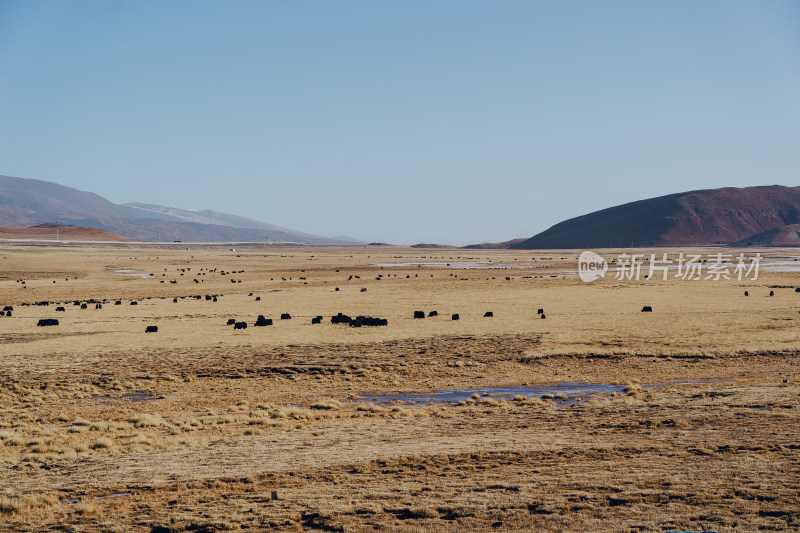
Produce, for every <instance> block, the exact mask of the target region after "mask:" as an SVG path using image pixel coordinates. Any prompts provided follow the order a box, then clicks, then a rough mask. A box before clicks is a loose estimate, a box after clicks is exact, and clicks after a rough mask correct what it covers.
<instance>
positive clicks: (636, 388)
mask: <svg viewBox="0 0 800 533" xmlns="http://www.w3.org/2000/svg"><path fill="white" fill-rule="evenodd" d="M622 390H623V391H624V392H625V394H628V395H630V396H634V395H636V394H639V393H640V392H642V391H643V390H644V389H642V386H641V385H639V384H638V383H628V384H626V385H625V388H623V389H622Z"/></svg>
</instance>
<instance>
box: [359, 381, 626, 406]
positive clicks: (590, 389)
mask: <svg viewBox="0 0 800 533" xmlns="http://www.w3.org/2000/svg"><path fill="white" fill-rule="evenodd" d="M623 389H624V386H623V385H616V384H613V383H551V384H547V385H520V386H517V387H482V388H477V389H454V390H442V391H435V392H421V393H399V394H385V395H377V396H362V399H370V398H371V399H372V401H374V402H377V403H392V402H400V403H416V404H429V403H442V402H444V403H457V402H461V401H464V400H469V399H470V398H471V397H472V396H473V395H474V394H477V395H479V396H480V397H481V398H496V399H506V400H510V399H512V398H513V397H514V396H518V395H519V396H525V397H527V398H530V397H532V396H539V397H542V396H543V395H550V396H553V397H555V396H559V398H555V399H556V400H561V401H566V402H571V401H573V402H574V401H575V400H577V399H581V398H584V397H587V396H592V395H595V394H612V393H615V392H617V393H621V392H623Z"/></svg>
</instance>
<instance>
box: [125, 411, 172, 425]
mask: <svg viewBox="0 0 800 533" xmlns="http://www.w3.org/2000/svg"><path fill="white" fill-rule="evenodd" d="M128 421H129V422H131V423H133V425H134V427H137V428H149V427H158V426H160V425H161V424H163V423H164V420H163V419H162V418H161V417H160V416H158V415H151V414H147V413H141V414H138V415H134V416H132V417H131V418H130V419H129V420H128Z"/></svg>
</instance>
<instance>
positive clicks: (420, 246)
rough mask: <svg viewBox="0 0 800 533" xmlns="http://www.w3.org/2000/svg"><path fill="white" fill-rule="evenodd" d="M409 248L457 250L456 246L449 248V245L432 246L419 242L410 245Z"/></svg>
mask: <svg viewBox="0 0 800 533" xmlns="http://www.w3.org/2000/svg"><path fill="white" fill-rule="evenodd" d="M410 248H458V246H451V245H449V244H434V243H429V242H421V243H419V244H412V245H411V246H410Z"/></svg>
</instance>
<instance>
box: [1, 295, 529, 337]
mask: <svg viewBox="0 0 800 533" xmlns="http://www.w3.org/2000/svg"><path fill="white" fill-rule="evenodd" d="M362 290H363V289H362ZM221 296H222V295H219V294H207V295H205V296H181V297H180V299H186V298H189V299H193V300H203V299H205V300H206V301H210V302H216V301H218V298H219V297H221ZM249 296H253V294H252V293H250V295H249ZM147 299H148V300H149V299H151V298H147ZM255 301H257V302H258V301H261V297H260V296H256V297H255ZM107 302H108V301H107V300H105V299H104V300H95V299H93V298H92V299H89V300H86V301H80V300H75V301H73V302H72V304H73V305H74V306H75V307H78V308H80V309H88V308H89V305H90V304H94V308H95V309H102V308H103V304H104V303H107ZM172 302H173V303H177V302H178V298H173V299H172ZM51 303H53V304H55V305H57V302H48V301H42V302H35V303H32V304H31V303H23V304H22V306H32V305H33V306H42V307H48V306H50V304H51ZM138 304H139V302H138V301H137V300H131V301H130V305H138ZM114 305H122V300H115V301H114ZM55 310H56V311H57V312H66V307H65V306H64V305H57V307H56V309H55ZM13 311H14V308H13V306H10V305H9V306H6V307H5V308H3V310H2V311H0V316H11V314H12V312H13ZM539 314H540V315H541V318H544V314H543V311H542V310H541V309H539ZM425 316H426V315H425V312H424V311H414V314H413V317H414V318H425ZM427 316H428V317H429V318H430V317H437V316H439V312H438V311H430V312H429V313H428V314H427ZM483 316H484V317H485V318H491V317H493V316H494V313H493V312H492V311H487V312H486V313H484V315H483ZM450 318H451V320H459V318H460V315H459V314H458V313H454V314H452V315H451V317H450ZM280 319H281V320H291V319H292V316H291V315H290V314H289V313H282V314H281V316H280ZM322 320H323V317H322V315H318V316H315V317H313V318H312V319H311V324H321V323H322ZM331 324H344V325H348V326H350V327H352V328H360V327H370V326H387V325H388V324H389V321H388V320H387V319H385V318H378V317H371V316H364V315H358V316H356V317H355V318H353V317H350V316H348V315H345V314H343V313H341V312H340V313H338V314H336V315H334V316H332V317H331ZM36 325H37V326H42V327H43V326H58V325H59V322H58V319H55V318H42V319H40V320H39V321H38V322H37V324H36ZM226 325H228V326H233V329H235V330H237V329H247V322H246V321H243V320H237V319H235V318H229V319H228V321H227V324H226ZM271 325H272V319H271V318H266V317H265V316H264V315H258V318H256V320H255V322H254V323H253V326H254V327H262V326H271ZM145 333H158V326H156V325H148V326H146V327H145Z"/></svg>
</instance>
